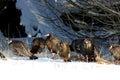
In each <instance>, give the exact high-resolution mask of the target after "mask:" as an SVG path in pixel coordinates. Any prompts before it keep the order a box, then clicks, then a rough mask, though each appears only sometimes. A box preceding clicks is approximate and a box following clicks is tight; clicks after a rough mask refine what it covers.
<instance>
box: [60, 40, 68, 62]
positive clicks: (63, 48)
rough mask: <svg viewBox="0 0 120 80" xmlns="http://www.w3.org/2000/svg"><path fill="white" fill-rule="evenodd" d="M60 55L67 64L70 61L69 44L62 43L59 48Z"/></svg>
mask: <svg viewBox="0 0 120 80" xmlns="http://www.w3.org/2000/svg"><path fill="white" fill-rule="evenodd" d="M58 50H59V52H58V54H59V56H60V57H61V58H63V59H64V61H65V62H67V61H70V56H69V54H70V48H69V45H68V43H67V42H61V43H60V47H58Z"/></svg>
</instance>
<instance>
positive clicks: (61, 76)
mask: <svg viewBox="0 0 120 80" xmlns="http://www.w3.org/2000/svg"><path fill="white" fill-rule="evenodd" d="M119 73H120V66H119V65H112V64H111V65H107V64H97V63H84V62H68V63H64V62H51V60H49V59H38V60H33V61H32V60H4V61H3V60H0V76H1V77H0V78H1V79H2V80H119Z"/></svg>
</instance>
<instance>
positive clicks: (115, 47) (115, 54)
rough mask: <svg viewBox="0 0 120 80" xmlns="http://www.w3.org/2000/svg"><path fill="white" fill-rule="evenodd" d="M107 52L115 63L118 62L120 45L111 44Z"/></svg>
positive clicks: (119, 59)
mask: <svg viewBox="0 0 120 80" xmlns="http://www.w3.org/2000/svg"><path fill="white" fill-rule="evenodd" d="M109 51H110V54H111V55H112V56H113V57H114V59H115V61H120V44H111V45H110V47H109Z"/></svg>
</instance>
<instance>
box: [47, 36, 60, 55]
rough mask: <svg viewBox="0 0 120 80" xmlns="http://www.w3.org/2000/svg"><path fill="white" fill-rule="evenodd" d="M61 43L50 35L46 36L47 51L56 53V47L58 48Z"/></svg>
mask: <svg viewBox="0 0 120 80" xmlns="http://www.w3.org/2000/svg"><path fill="white" fill-rule="evenodd" d="M60 43H61V41H60V40H59V39H57V38H54V37H52V35H51V34H47V35H46V45H47V47H48V49H49V51H51V52H53V53H56V54H57V53H58V52H59V50H58V47H59V46H60Z"/></svg>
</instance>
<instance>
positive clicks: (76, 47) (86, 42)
mask: <svg viewBox="0 0 120 80" xmlns="http://www.w3.org/2000/svg"><path fill="white" fill-rule="evenodd" d="M70 48H71V51H75V52H76V53H78V54H79V56H80V57H84V59H85V60H86V61H87V62H91V61H95V54H94V43H93V41H92V40H91V39H76V40H73V41H72V43H71V45H70Z"/></svg>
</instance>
